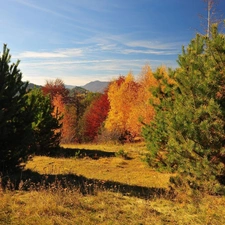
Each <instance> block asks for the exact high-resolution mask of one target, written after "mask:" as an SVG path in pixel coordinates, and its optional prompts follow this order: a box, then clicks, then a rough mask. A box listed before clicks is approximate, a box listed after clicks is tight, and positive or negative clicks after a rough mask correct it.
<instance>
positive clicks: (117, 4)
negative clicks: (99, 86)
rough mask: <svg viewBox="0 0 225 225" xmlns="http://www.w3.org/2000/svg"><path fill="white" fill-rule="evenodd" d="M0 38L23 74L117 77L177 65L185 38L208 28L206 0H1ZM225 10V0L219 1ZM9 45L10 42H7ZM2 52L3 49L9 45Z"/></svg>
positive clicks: (81, 80)
mask: <svg viewBox="0 0 225 225" xmlns="http://www.w3.org/2000/svg"><path fill="white" fill-rule="evenodd" d="M0 3H1V7H0V30H1V34H0V44H1V45H2V46H3V43H6V44H7V45H8V48H9V49H10V53H11V55H12V61H13V62H15V61H16V60H17V59H20V60H21V62H20V66H19V67H20V69H21V71H22V73H23V80H24V81H26V80H28V81H30V82H32V83H35V84H41V85H43V84H45V82H46V80H54V79H56V78H61V79H62V80H63V81H64V83H65V84H69V85H77V86H79V85H84V84H86V83H88V82H90V81H94V80H101V81H110V80H112V79H114V78H116V77H118V76H119V75H126V74H127V73H128V72H129V71H132V72H133V74H134V75H135V76H137V75H138V74H139V73H140V72H141V69H142V67H143V66H144V65H146V64H149V65H150V66H151V67H152V69H153V70H155V69H156V68H157V67H158V66H161V65H166V66H168V67H172V68H175V67H176V66H177V63H176V60H177V57H178V54H179V53H180V52H181V47H182V45H184V46H186V45H187V44H188V43H189V42H190V40H191V39H192V38H194V37H195V34H196V32H203V27H202V26H201V23H202V22H203V20H201V19H200V18H199V14H201V15H203V16H205V17H206V14H207V13H206V10H205V7H206V4H205V3H204V2H203V1H202V0H0ZM217 7H218V10H219V13H220V14H223V15H225V14H224V12H225V1H224V0H220V1H219V4H218V6H217ZM0 49H2V47H0ZM1 52H2V50H1Z"/></svg>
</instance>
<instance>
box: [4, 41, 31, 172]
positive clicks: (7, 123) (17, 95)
mask: <svg viewBox="0 0 225 225" xmlns="http://www.w3.org/2000/svg"><path fill="white" fill-rule="evenodd" d="M10 58H11V56H10V55H9V49H7V46H6V45H4V48H3V53H2V55H1V57H0V171H2V172H5V171H8V172H9V171H11V170H14V169H15V168H17V167H18V166H19V165H20V163H21V162H25V161H26V160H27V158H28V156H29V154H31V153H32V143H33V135H32V126H31V123H32V121H33V113H32V110H31V108H30V107H31V105H30V106H28V105H27V104H26V101H27V95H26V93H27V92H26V89H27V85H28V84H27V83H24V82H22V80H21V79H22V73H21V72H20V70H19V69H18V65H19V61H18V62H17V63H16V64H14V63H12V64H10Z"/></svg>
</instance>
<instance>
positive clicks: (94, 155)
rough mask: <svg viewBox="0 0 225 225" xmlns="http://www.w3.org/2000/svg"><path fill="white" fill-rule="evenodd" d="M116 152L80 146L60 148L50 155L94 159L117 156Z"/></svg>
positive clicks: (128, 158)
mask: <svg viewBox="0 0 225 225" xmlns="http://www.w3.org/2000/svg"><path fill="white" fill-rule="evenodd" d="M115 154H116V152H106V151H102V150H97V149H80V148H60V149H59V150H57V151H55V152H52V153H51V154H50V155H49V156H51V157H54V158H73V157H75V158H85V157H89V158H91V159H94V160H98V159H99V158H110V157H115V156H116V155H115ZM125 159H127V160H130V159H132V158H131V157H129V156H127V157H126V158H125Z"/></svg>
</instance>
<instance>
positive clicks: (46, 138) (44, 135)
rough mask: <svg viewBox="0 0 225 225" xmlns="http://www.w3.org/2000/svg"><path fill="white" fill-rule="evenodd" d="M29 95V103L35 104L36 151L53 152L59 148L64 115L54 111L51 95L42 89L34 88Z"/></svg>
mask: <svg viewBox="0 0 225 225" xmlns="http://www.w3.org/2000/svg"><path fill="white" fill-rule="evenodd" d="M28 97H29V98H28V104H29V105H31V106H33V108H32V110H33V113H34V121H33V123H32V129H33V132H34V137H35V147H36V150H35V153H36V154H41V155H48V154H51V152H52V151H54V150H56V149H58V148H59V144H60V138H61V131H60V128H61V124H60V120H61V119H62V116H61V115H59V114H58V113H57V111H56V113H54V107H53V106H52V104H51V99H50V96H49V95H44V94H43V93H42V91H41V90H40V89H33V90H32V91H31V92H30V93H29V94H28ZM54 114H56V115H54Z"/></svg>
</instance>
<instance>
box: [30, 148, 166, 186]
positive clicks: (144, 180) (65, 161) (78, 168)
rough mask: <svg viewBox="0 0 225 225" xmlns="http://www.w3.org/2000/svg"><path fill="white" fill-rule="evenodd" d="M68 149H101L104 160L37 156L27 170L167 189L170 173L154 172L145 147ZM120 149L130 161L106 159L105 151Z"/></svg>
mask: <svg viewBox="0 0 225 225" xmlns="http://www.w3.org/2000/svg"><path fill="white" fill-rule="evenodd" d="M64 147H67V148H70V149H71V151H72V149H76V152H78V151H80V154H82V149H85V150H88V149H89V150H90V151H94V150H96V149H97V150H98V151H99V150H100V151H102V152H103V157H99V156H98V155H97V154H96V156H95V155H94V159H93V158H90V157H88V156H87V157H85V156H84V157H83V156H82V158H78V157H75V154H74V157H71V158H50V157H41V156H37V157H35V158H34V159H33V161H30V162H29V163H28V164H27V166H26V168H27V169H31V170H32V171H36V172H38V173H40V174H64V175H65V174H77V175H82V176H84V177H86V178H91V179H99V180H105V181H106V180H107V181H108V180H110V181H115V182H120V183H124V184H128V185H138V186H143V187H157V188H166V187H167V186H168V181H169V177H170V174H161V173H158V172H156V171H155V170H152V169H151V168H149V167H148V165H147V164H145V163H144V162H143V161H142V160H141V155H142V154H143V152H144V146H142V145H126V146H106V145H64ZM120 149H125V151H126V152H127V153H128V157H130V159H124V158H123V157H116V156H115V154H113V156H114V157H104V152H113V153H116V152H118V151H119V150H120Z"/></svg>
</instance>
